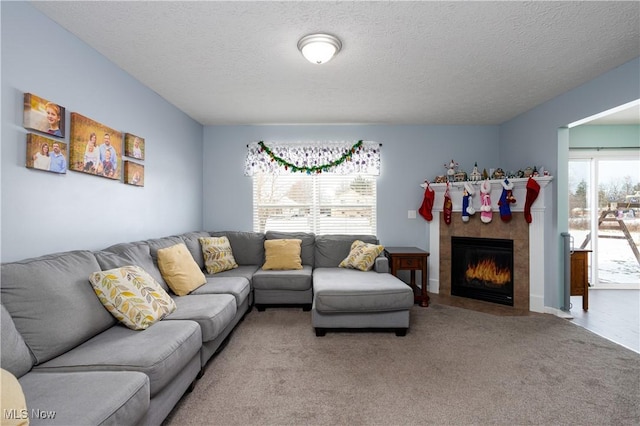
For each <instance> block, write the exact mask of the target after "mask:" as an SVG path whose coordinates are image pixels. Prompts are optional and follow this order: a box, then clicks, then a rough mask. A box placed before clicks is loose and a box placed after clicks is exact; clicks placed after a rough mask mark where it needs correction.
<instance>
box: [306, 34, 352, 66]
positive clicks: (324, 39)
mask: <svg viewBox="0 0 640 426" xmlns="http://www.w3.org/2000/svg"><path fill="white" fill-rule="evenodd" d="M340 49H342V43H341V42H340V40H339V39H338V38H337V37H335V36H332V35H331V34H309V35H306V36H304V37H302V38H301V39H300V41H299V42H298V50H300V52H302V55H303V56H304V57H305V58H307V60H308V61H309V62H311V63H312V64H318V65H319V64H324V63H325V62H329V61H330V60H331V58H333V57H334V56H335V55H336V54H337V53H338V52H339V51H340Z"/></svg>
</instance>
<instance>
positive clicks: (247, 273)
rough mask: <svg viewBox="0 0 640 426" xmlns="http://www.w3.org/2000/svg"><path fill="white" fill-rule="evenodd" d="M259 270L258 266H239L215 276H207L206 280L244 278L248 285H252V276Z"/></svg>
mask: <svg viewBox="0 0 640 426" xmlns="http://www.w3.org/2000/svg"><path fill="white" fill-rule="evenodd" d="M259 269H260V265H239V266H238V267H237V268H234V269H229V270H228V271H224V272H218V273H217V274H215V275H207V279H209V278H211V277H216V278H231V277H242V278H246V279H247V280H248V281H249V283H253V275H254V274H255V273H256V271H257V270H259Z"/></svg>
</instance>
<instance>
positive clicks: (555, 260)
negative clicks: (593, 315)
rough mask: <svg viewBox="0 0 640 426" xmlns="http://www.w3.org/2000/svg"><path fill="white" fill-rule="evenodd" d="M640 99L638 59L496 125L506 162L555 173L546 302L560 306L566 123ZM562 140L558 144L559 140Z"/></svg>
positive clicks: (565, 225) (547, 238) (548, 232)
mask: <svg viewBox="0 0 640 426" xmlns="http://www.w3.org/2000/svg"><path fill="white" fill-rule="evenodd" d="M637 99H640V58H636V59H634V60H632V61H629V62H627V63H626V64H624V65H622V66H620V67H617V68H615V69H613V70H611V71H609V72H607V73H605V74H603V75H601V76H599V77H597V78H595V79H593V80H592V81H590V82H588V83H585V84H583V85H581V86H579V87H577V88H575V89H573V90H571V91H569V92H567V93H564V94H562V95H560V96H558V97H556V98H554V99H551V100H550V101H548V102H545V103H543V104H541V105H539V106H537V107H536V108H534V109H532V110H530V111H528V112H526V113H524V114H521V115H520V116H518V117H516V118H514V119H513V120H510V121H509V122H507V123H504V124H502V125H501V126H500V151H501V152H502V158H503V159H504V161H505V163H506V164H507V166H508V167H516V166H517V165H518V164H520V163H522V162H523V161H526V160H527V159H529V160H531V161H533V162H535V163H536V164H548V165H549V168H550V170H551V172H552V175H554V176H555V179H554V183H553V185H551V191H549V192H550V194H548V195H549V196H550V197H551V198H550V200H549V201H550V202H551V203H552V205H555V206H557V208H556V209H551V210H548V209H547V210H548V211H547V212H546V215H547V217H545V221H548V222H547V223H551V224H552V226H549V227H547V230H546V234H545V248H546V250H545V253H541V254H540V255H541V256H545V306H549V307H554V308H560V307H562V304H563V300H562V295H563V289H562V285H563V276H562V274H563V268H564V260H563V257H562V252H561V245H562V240H561V237H560V233H562V232H566V231H567V230H568V223H567V209H568V205H567V191H568V189H567V188H568V176H567V166H566V164H567V158H568V149H569V137H568V134H567V133H568V132H567V129H566V128H567V126H568V125H569V124H571V123H574V122H576V121H578V120H581V119H583V118H587V117H591V116H593V115H595V114H598V113H600V112H603V111H607V110H609V109H612V108H614V107H617V106H620V105H624V104H626V103H628V102H631V101H634V100H637ZM559 141H560V143H559Z"/></svg>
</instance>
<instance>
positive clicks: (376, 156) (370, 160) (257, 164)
mask: <svg viewBox="0 0 640 426" xmlns="http://www.w3.org/2000/svg"><path fill="white" fill-rule="evenodd" d="M259 172H261V173H269V174H284V173H292V172H294V173H295V172H302V173H307V174H312V173H323V172H326V173H335V174H343V175H344V174H368V175H379V174H380V144H379V143H377V142H372V141H357V142H347V141H343V142H311V143H308V142H307V143H278V142H262V141H260V142H253V143H251V144H249V145H247V157H246V159H245V166H244V174H245V176H253V175H254V174H255V173H259Z"/></svg>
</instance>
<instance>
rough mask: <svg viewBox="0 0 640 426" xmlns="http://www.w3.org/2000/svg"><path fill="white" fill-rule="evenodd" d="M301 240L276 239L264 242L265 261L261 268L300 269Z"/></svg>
mask: <svg viewBox="0 0 640 426" xmlns="http://www.w3.org/2000/svg"><path fill="white" fill-rule="evenodd" d="M301 250H302V240H298V239H277V240H266V241H265V242H264V255H265V262H264V265H263V266H262V269H265V270H269V269H275V270H288V269H302V259H301V258H300V251H301Z"/></svg>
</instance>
